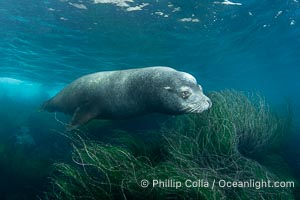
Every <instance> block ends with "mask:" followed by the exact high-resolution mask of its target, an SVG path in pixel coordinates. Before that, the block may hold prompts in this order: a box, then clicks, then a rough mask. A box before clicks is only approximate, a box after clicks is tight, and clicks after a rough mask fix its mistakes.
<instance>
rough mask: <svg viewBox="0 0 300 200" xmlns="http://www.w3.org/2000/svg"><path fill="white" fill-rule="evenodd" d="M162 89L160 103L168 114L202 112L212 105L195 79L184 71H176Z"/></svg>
mask: <svg viewBox="0 0 300 200" xmlns="http://www.w3.org/2000/svg"><path fill="white" fill-rule="evenodd" d="M173 75H174V74H173ZM162 90H164V91H163V92H162V93H161V94H162V95H163V98H162V99H163V101H162V102H161V104H163V106H162V107H164V108H166V109H165V112H167V113H169V114H185V113H202V112H203V111H205V110H207V109H209V108H210V107H211V106H212V102H211V100H210V99H209V98H208V97H207V96H205V95H204V93H203V90H202V87H201V86H200V85H199V84H198V83H197V81H196V79H195V78H194V77H193V76H192V75H191V74H188V73H185V72H179V71H176V74H175V75H174V76H172V77H170V78H169V79H168V85H164V86H163V88H162Z"/></svg>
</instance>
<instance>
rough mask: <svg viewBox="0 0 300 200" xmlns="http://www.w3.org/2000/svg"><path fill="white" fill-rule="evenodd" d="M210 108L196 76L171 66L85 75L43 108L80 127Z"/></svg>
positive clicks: (198, 111)
mask: <svg viewBox="0 0 300 200" xmlns="http://www.w3.org/2000/svg"><path fill="white" fill-rule="evenodd" d="M210 106H211V101H210V99H209V98H208V97H206V96H205V95H204V94H203V92H202V88H201V86H200V85H198V84H197V82H196V79H195V78H194V77H193V76H192V75H190V74H188V73H185V72H180V71H177V70H175V69H172V68H169V67H147V68H139V69H128V70H120V71H107V72H98V73H94V74H89V75H86V76H82V77H80V78H78V79H76V80H75V81H73V82H72V83H71V84H69V85H67V86H66V87H65V88H64V89H63V90H62V91H60V92H59V93H58V94H57V95H56V96H54V97H53V98H52V99H50V100H49V101H47V102H45V103H44V104H43V106H42V108H43V109H44V110H47V111H49V112H63V113H65V114H69V115H72V116H73V118H72V121H71V125H73V126H77V125H81V124H84V123H86V122H88V121H90V120H92V119H96V118H97V119H126V118H130V117H133V116H138V115H143V114H147V113H155V112H156V113H164V114H171V115H178V114H184V113H201V112H203V111H204V110H207V109H208V108H209V107H210Z"/></svg>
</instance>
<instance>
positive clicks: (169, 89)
mask: <svg viewBox="0 0 300 200" xmlns="http://www.w3.org/2000/svg"><path fill="white" fill-rule="evenodd" d="M164 89H166V90H168V91H171V90H172V88H171V87H169V86H165V87H164Z"/></svg>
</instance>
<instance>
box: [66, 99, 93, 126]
mask: <svg viewBox="0 0 300 200" xmlns="http://www.w3.org/2000/svg"><path fill="white" fill-rule="evenodd" d="M92 105H93V104H85V105H83V106H80V107H77V108H76V110H75V112H74V114H73V117H72V120H71V126H74V127H78V126H80V125H82V124H85V123H86V122H88V121H90V120H91V119H94V118H96V117H97V115H98V113H97V109H95V108H94V106H92Z"/></svg>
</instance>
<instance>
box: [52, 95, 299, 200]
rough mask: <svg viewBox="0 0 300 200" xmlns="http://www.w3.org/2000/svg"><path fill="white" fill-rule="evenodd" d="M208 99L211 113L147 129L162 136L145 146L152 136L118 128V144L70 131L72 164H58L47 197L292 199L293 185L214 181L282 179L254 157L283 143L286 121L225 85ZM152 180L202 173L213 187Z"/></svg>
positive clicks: (196, 177) (195, 176) (254, 97)
mask: <svg viewBox="0 0 300 200" xmlns="http://www.w3.org/2000/svg"><path fill="white" fill-rule="evenodd" d="M210 98H211V99H212V101H213V107H212V108H211V109H210V110H209V111H207V112H205V113H202V114H197V115H185V116H180V117H176V118H174V119H173V120H172V122H171V123H170V124H166V125H165V126H164V127H162V128H161V129H160V130H159V131H157V132H152V133H150V132H149V133H146V134H149V135H150V134H156V136H157V135H160V136H161V138H162V139H163V142H161V140H158V142H157V143H156V144H155V143H151V145H150V147H149V148H146V150H145V146H147V141H146V140H145V141H141V140H136V139H133V138H132V136H130V134H121V135H124V136H123V137H120V134H117V135H118V136H117V137H116V138H115V139H116V141H119V143H118V142H117V143H114V145H111V144H104V143H100V142H96V141H92V140H85V139H82V137H81V136H80V134H78V133H77V132H76V131H75V132H73V133H72V136H70V135H69V136H68V137H70V138H71V140H72V142H73V156H72V160H73V163H57V164H55V168H56V173H55V174H54V175H53V176H52V184H53V191H52V192H49V193H47V195H49V197H51V198H56V199H166V198H170V199H207V200H210V199H293V196H292V193H291V190H290V189H289V188H276V189H275V188H260V189H256V188H254V187H245V188H243V187H238V188H223V187H220V186H219V185H217V184H216V185H215V187H214V188H212V187H211V186H212V185H211V184H212V183H213V182H218V181H219V180H226V181H248V180H255V181H260V180H265V181H267V180H270V181H281V180H283V178H284V177H281V176H280V174H278V173H277V174H276V175H275V174H274V173H273V172H272V171H271V170H269V169H268V168H267V167H266V166H263V165H261V164H260V163H259V162H257V161H256V159H255V158H256V157H257V155H260V159H261V157H264V156H262V155H264V154H266V155H267V154H268V152H269V151H271V150H274V148H277V149H278V148H280V146H281V145H280V144H281V143H282V142H281V139H282V136H283V134H284V133H285V132H287V130H288V123H287V121H284V120H282V119H280V118H279V117H277V116H276V115H274V114H273V113H272V112H271V111H270V109H269V107H268V106H267V104H266V103H265V101H264V99H263V98H261V97H260V96H258V95H252V96H250V97H249V96H246V95H245V94H244V93H241V92H236V91H229V90H227V91H223V92H214V93H211V94H210ZM122 143H123V144H122ZM124 143H126V144H124ZM155 146H156V147H157V146H158V147H159V148H162V149H164V150H163V151H162V152H164V153H163V154H162V155H161V156H162V157H163V159H161V160H160V161H157V160H156V162H153V159H151V157H152V156H153V153H152V154H151V150H154V149H157V148H156V147H155ZM139 151H141V152H145V153H140V154H139V153H138V152H139ZM257 158H258V157H257ZM257 160H259V159H257ZM143 179H146V180H149V181H150V185H149V187H147V188H143V187H141V186H140V184H141V180H143ZM153 179H160V180H162V181H164V180H167V179H169V180H174V181H180V182H181V183H184V181H185V180H187V179H190V180H192V181H197V180H199V179H201V180H204V181H207V182H208V183H209V184H210V185H209V187H190V188H187V187H184V186H183V187H180V188H175V187H172V186H170V187H152V184H151V181H152V180H153Z"/></svg>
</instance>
